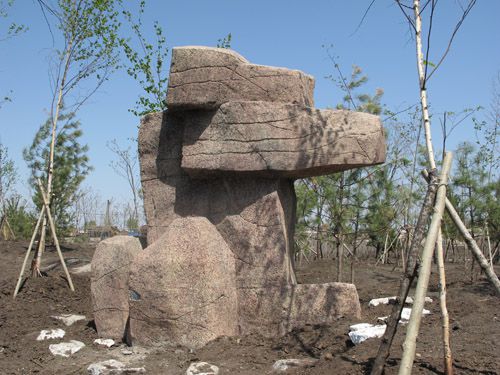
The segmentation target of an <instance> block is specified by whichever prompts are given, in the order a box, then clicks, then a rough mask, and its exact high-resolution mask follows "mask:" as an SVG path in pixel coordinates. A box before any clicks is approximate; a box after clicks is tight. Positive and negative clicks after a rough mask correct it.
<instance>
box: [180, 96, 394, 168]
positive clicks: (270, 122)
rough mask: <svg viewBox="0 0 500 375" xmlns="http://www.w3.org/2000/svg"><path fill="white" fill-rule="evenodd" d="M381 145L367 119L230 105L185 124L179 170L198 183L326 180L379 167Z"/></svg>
mask: <svg viewBox="0 0 500 375" xmlns="http://www.w3.org/2000/svg"><path fill="white" fill-rule="evenodd" d="M384 139H385V138H384V132H383V129H382V125H381V123H380V119H379V118H378V117H377V116H374V115H370V114H367V113H361V112H352V111H345V110H319V109H313V108H309V107H303V106H299V105H294V104H282V103H269V102H264V101H256V102H234V101H233V102H229V103H225V104H223V105H221V106H220V107H219V109H218V110H217V111H216V112H215V113H214V114H213V115H208V116H207V113H206V112H204V113H199V112H198V113H195V114H192V115H191V116H190V117H189V118H188V119H187V121H186V125H185V131H184V139H183V148H182V168H183V169H184V170H185V171H186V172H187V173H188V174H189V175H191V176H192V177H197V178H200V177H208V176H211V175H220V174H221V173H222V172H226V173H227V172H233V173H235V172H236V173H247V174H251V175H252V176H256V175H262V176H266V177H275V178H279V177H288V178H303V177H309V176H316V175H324V174H328V173H333V172H339V171H342V170H345V169H350V168H355V167H361V166H367V165H374V164H380V163H382V162H383V161H384V160H385V146H384Z"/></svg>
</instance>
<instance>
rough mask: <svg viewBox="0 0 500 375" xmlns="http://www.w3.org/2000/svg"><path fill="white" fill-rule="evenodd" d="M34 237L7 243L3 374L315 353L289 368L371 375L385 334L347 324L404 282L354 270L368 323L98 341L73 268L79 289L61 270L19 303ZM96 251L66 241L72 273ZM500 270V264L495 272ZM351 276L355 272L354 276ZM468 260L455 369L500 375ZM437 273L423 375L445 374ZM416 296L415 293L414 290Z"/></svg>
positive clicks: (32, 285)
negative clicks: (177, 341) (46, 332)
mask: <svg viewBox="0 0 500 375" xmlns="http://www.w3.org/2000/svg"><path fill="white" fill-rule="evenodd" d="M26 248H27V243H24V242H0V257H1V263H0V374H86V373H87V370H86V368H87V367H88V366H89V365H90V364H91V363H94V362H97V361H102V360H107V359H113V358H114V359H117V360H120V361H122V362H125V363H127V364H130V366H134V367H136V366H140V367H141V366H144V367H145V368H146V370H147V373H148V374H167V375H169V374H173V375H175V374H185V371H186V369H187V368H188V366H189V364H190V363H191V362H193V361H206V362H209V363H212V364H215V365H217V366H219V368H220V374H270V373H271V372H272V365H273V363H274V361H276V360H278V359H284V358H316V359H318V361H317V362H316V365H315V366H314V367H310V368H305V369H304V368H301V369H296V370H291V371H288V372H287V373H290V374H367V373H369V370H370V366H371V362H372V360H373V358H374V357H375V355H376V352H377V349H378V345H379V342H380V340H379V339H370V340H367V341H365V342H364V343H362V344H359V345H358V346H354V345H352V343H351V342H350V340H349V337H348V335H347V333H348V331H349V325H351V324H354V323H358V322H369V323H376V320H377V317H379V316H384V315H388V314H389V311H390V306H378V307H376V308H369V307H368V301H369V300H370V299H372V298H377V297H386V296H391V295H394V294H395V293H396V291H397V288H398V280H399V272H400V271H399V270H397V269H396V270H395V271H392V268H393V266H391V265H384V266H380V265H379V266H374V264H373V262H369V261H366V262H364V263H362V264H360V265H359V266H358V267H357V269H356V275H357V277H356V286H357V288H358V292H359V296H360V300H361V304H362V315H363V316H362V319H361V320H360V321H355V320H352V319H344V318H342V319H339V320H338V322H337V323H336V324H335V325H333V326H329V327H327V326H308V327H305V328H303V329H300V330H297V331H294V332H291V333H290V334H288V335H287V336H285V337H282V338H276V339H266V338H262V337H259V336H247V337H242V338H240V339H237V338H221V339H218V340H216V341H214V342H211V343H209V344H208V345H207V346H206V347H205V348H203V349H200V350H197V351H189V350H188V349H186V348H182V347H172V346H167V345H165V346H163V347H155V348H142V347H133V348H130V349H131V352H132V354H127V355H126V354H124V353H123V352H122V351H123V349H125V347H124V346H116V347H112V348H109V349H108V348H103V347H97V346H96V345H95V344H93V341H94V339H95V338H97V334H96V331H95V329H94V326H93V321H92V319H93V318H92V311H91V310H92V308H91V301H90V293H89V290H90V281H89V274H88V273H83V274H73V282H74V284H75V287H76V291H75V293H71V292H70V291H69V289H68V287H67V284H66V281H65V279H64V278H63V274H62V272H61V269H60V267H56V268H53V269H52V270H49V271H48V272H47V277H44V278H38V279H31V278H30V279H28V280H27V281H26V283H25V284H24V286H23V288H22V290H21V292H20V294H19V295H18V297H17V298H16V299H15V300H14V299H12V292H13V290H14V286H15V283H16V279H17V275H18V272H19V270H20V267H21V262H22V259H23V256H24V252H25V251H26ZM92 253H93V248H92V247H89V246H75V245H71V246H68V247H65V249H64V255H65V257H66V259H67V260H70V263H72V264H71V265H70V269H74V268H75V267H78V266H81V265H84V264H87V263H88V262H89V261H90V259H91V257H92ZM56 262H57V256H56V253H55V252H54V251H48V252H47V253H46V254H45V258H44V265H45V266H48V265H50V264H53V263H56ZM334 269H335V265H334V264H333V262H332V261H331V260H329V261H317V262H312V263H306V264H303V265H301V266H300V267H299V268H298V271H297V276H298V279H299V281H300V282H303V283H315V282H327V281H332V280H333V279H334V275H335V271H334ZM498 271H500V270H499V269H497V273H498ZM346 274H347V272H346ZM469 275H470V273H469V271H466V270H465V268H464V265H463V264H452V263H450V264H447V278H448V301H449V303H448V308H449V313H450V317H451V326H452V329H453V330H452V332H451V339H452V350H453V354H454V366H455V370H456V374H500V321H499V320H500V317H499V314H500V309H499V308H500V303H499V302H500V300H499V299H498V298H497V297H496V296H495V295H494V293H493V290H492V288H490V286H489V285H488V284H487V282H486V280H485V279H484V277H482V276H481V275H478V276H477V280H475V281H474V282H473V283H471V282H470V280H469ZM437 292H438V282H437V275H436V274H435V273H434V274H433V275H432V277H431V282H430V287H429V293H428V295H429V296H430V297H432V298H433V299H434V302H432V303H429V304H426V308H427V309H429V310H430V311H431V312H432V314H431V315H428V316H426V317H424V319H423V322H422V325H421V330H420V331H421V333H420V336H419V339H418V343H417V358H416V362H415V365H414V371H413V373H415V374H442V373H443V372H442V371H443V370H442V369H443V365H442V348H441V322H440V316H439V302H438V299H437ZM410 295H411V294H410ZM64 313H73V314H82V315H85V316H86V317H87V319H86V320H84V321H80V322H77V323H75V324H73V325H72V326H70V327H65V326H63V325H62V323H61V322H57V321H55V320H53V319H51V318H50V316H51V315H57V314H64ZM49 328H63V329H65V330H66V336H65V337H64V339H62V340H49V341H36V337H37V336H38V334H39V333H40V330H42V329H49ZM405 329H406V328H405V327H404V326H401V325H400V326H399V331H398V334H397V336H396V340H395V343H394V346H393V350H392V353H391V357H390V359H389V362H388V366H387V368H386V373H387V374H395V373H397V369H398V365H399V361H400V358H401V343H402V340H403V338H404V333H405ZM69 340H79V341H82V342H84V343H85V345H86V347H85V348H83V349H82V350H81V351H79V352H78V353H75V354H74V355H72V356H71V357H70V358H62V357H54V356H52V354H51V353H50V352H49V349H48V347H49V344H52V343H57V342H60V341H69Z"/></svg>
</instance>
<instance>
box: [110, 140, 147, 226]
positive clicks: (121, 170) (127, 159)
mask: <svg viewBox="0 0 500 375" xmlns="http://www.w3.org/2000/svg"><path fill="white" fill-rule="evenodd" d="M107 147H108V148H109V149H110V150H111V151H112V152H113V153H114V154H115V155H116V157H117V159H116V160H115V161H112V162H111V163H110V165H111V167H112V168H113V169H114V170H115V172H116V173H117V174H118V175H119V176H121V177H123V178H124V179H125V180H127V182H128V185H129V187H130V191H131V193H132V202H133V214H132V217H131V219H132V221H135V222H137V223H138V222H139V205H140V203H139V200H140V199H141V198H142V197H141V194H140V192H141V185H140V179H139V178H138V176H139V171H138V168H137V160H138V156H137V151H136V150H135V149H134V151H132V148H131V146H129V147H128V148H124V149H122V148H121V147H120V146H119V145H118V142H117V141H116V139H114V140H113V141H111V142H108V143H107Z"/></svg>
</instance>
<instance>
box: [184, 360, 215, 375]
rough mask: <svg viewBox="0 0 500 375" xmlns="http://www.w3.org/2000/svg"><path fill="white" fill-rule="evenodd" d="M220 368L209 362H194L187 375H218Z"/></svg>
mask: <svg viewBox="0 0 500 375" xmlns="http://www.w3.org/2000/svg"><path fill="white" fill-rule="evenodd" d="M218 373H219V368H218V367H217V366H215V365H211V364H210V363H207V362H193V363H191V365H190V366H189V367H188V369H187V370H186V375H217V374H218Z"/></svg>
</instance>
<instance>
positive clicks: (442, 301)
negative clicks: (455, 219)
mask: <svg viewBox="0 0 500 375" xmlns="http://www.w3.org/2000/svg"><path fill="white" fill-rule="evenodd" d="M436 256H437V261H438V268H439V306H440V307H441V320H442V326H443V352H444V373H445V374H446V375H453V359H452V356H451V347H450V320H449V317H448V308H447V307H446V275H445V269H444V251H443V238H442V235H441V231H439V232H438V236H437V241H436Z"/></svg>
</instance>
